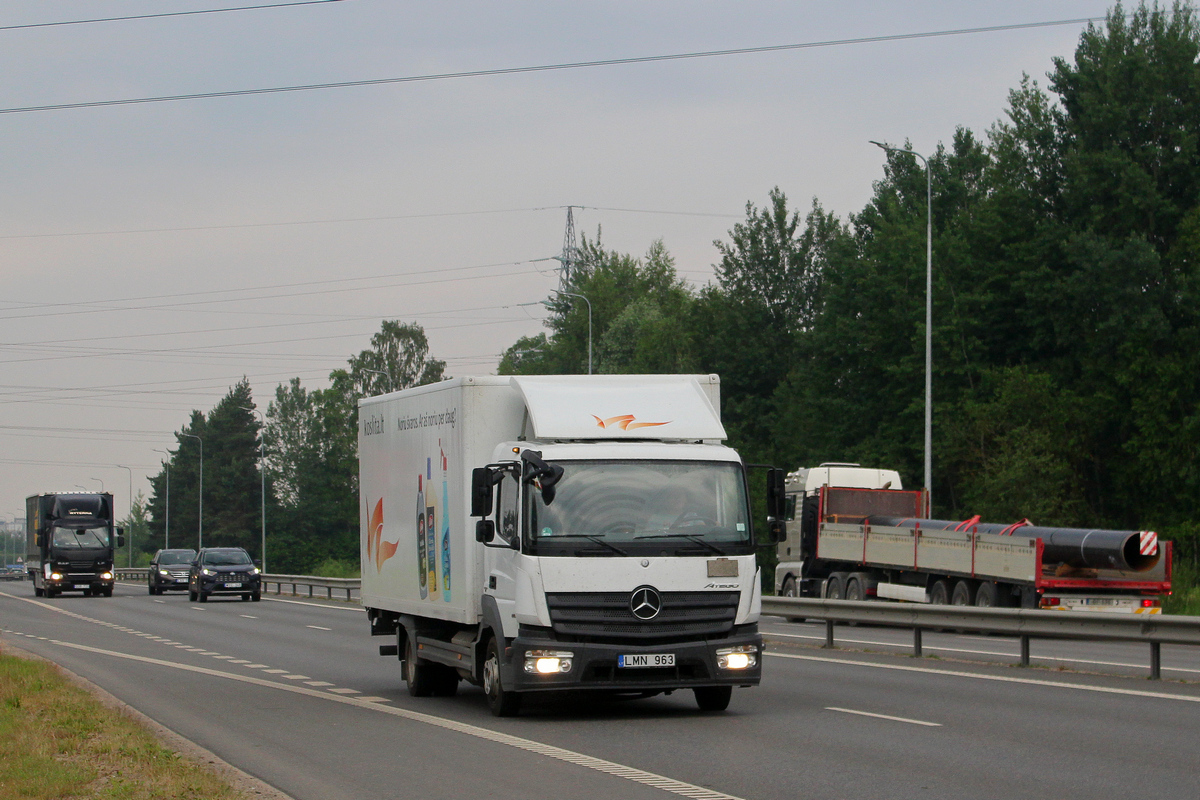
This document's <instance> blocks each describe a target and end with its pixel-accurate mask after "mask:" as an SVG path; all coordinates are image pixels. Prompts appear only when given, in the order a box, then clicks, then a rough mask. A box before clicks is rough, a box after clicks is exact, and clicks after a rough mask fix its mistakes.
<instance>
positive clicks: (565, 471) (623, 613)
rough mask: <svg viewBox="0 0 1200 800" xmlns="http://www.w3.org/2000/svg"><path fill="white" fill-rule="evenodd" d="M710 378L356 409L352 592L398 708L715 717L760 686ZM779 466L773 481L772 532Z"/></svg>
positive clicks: (512, 390) (751, 558) (738, 478)
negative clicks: (466, 694)
mask: <svg viewBox="0 0 1200 800" xmlns="http://www.w3.org/2000/svg"><path fill="white" fill-rule="evenodd" d="M719 408H720V380H719V378H718V377H717V376H716V375H700V376H695V375H604V376H579V375H575V376H517V377H497V376H483V377H463V378H456V379H453V380H448V381H443V382H441V383H437V384H432V385H428V386H421V387H417V388H413V389H408V390H405V391H402V392H394V393H392V394H388V395H383V396H381V397H372V398H367V399H364V400H362V401H360V403H359V423H360V424H359V459H360V484H359V491H360V497H361V512H362V543H361V557H362V599H363V605H364V606H365V607H366V610H367V615H368V618H369V620H370V623H371V632H372V634H374V635H380V636H392V637H395V644H388V645H384V646H381V647H380V654H381V655H396V656H398V657H399V658H400V659H401V661H402V662H403V673H404V678H405V681H406V683H407V684H408V689H409V691H410V692H411V693H412V694H413V695H417V696H422V695H431V694H433V695H450V694H454V693H455V692H456V691H457V687H458V683H459V681H460V680H466V681H468V682H470V683H474V684H477V685H480V686H482V687H483V689H484V691H485V693H486V695H487V700H488V704H489V706H490V707H491V709H492V711H493V713H495V714H497V715H499V716H507V715H511V714H516V713H518V712H519V710H520V705H521V700H522V698H523V697H524V696H525V695H527V694H528V693H531V692H549V691H562V690H581V689H583V690H597V691H603V692H611V693H614V694H621V695H626V696H629V695H633V696H637V695H641V696H652V695H655V694H659V693H662V692H671V691H674V690H676V689H681V688H690V689H692V690H693V691H694V692H695V696H696V702H697V704H698V705H699V706H700V708H701V709H704V710H722V709H724V708H726V707H727V706H728V704H729V700H730V695H731V692H732V689H733V687H735V686H753V685H756V684H757V683H758V682H759V676H760V669H761V664H762V638H761V636H760V635H759V632H758V617H759V612H760V608H761V601H762V597H761V590H760V584H759V573H758V568H757V566H756V561H755V538H754V530H753V525H752V519H751V512H750V503H749V497H748V489H747V478H746V467H745V465H744V464H743V463H742V460H741V458H740V457H739V456H738V454H737V453H736V452H735V451H734V450H732V449H730V448H728V447H726V446H725V445H723V444H722V440H723V439H724V438H725V429H724V427H723V426H722V424H721V421H720V415H719V412H718V409H719ZM783 477H784V473H783V471H782V470H771V471H770V472H769V474H768V506H769V508H768V514H769V518H770V519H771V528H772V536H773V537H780V536H782V535H783V532H782V522H779V521H776V520H777V518H781V517H782V513H783V502H784V496H783Z"/></svg>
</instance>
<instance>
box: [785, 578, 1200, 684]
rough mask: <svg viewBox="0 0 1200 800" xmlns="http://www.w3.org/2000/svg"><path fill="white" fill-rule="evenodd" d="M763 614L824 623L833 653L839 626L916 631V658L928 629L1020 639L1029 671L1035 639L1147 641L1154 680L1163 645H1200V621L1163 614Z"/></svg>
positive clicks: (853, 610) (927, 608) (909, 608)
mask: <svg viewBox="0 0 1200 800" xmlns="http://www.w3.org/2000/svg"><path fill="white" fill-rule="evenodd" d="M762 613H764V614H771V615H775V616H781V617H789V618H802V619H810V620H821V621H823V622H824V623H825V647H829V648H833V647H836V645H835V643H834V635H833V634H834V625H835V624H836V623H839V622H842V623H851V622H857V623H863V624H867V625H880V626H884V627H890V628H911V629H912V631H913V655H914V656H920V655H921V634H922V632H923V631H926V630H940V629H944V628H949V629H952V630H957V631H968V632H971V633H996V634H1006V635H1009V636H1017V637H1020V641H1021V666H1023V667H1027V666H1029V643H1030V640H1032V639H1086V640H1090V641H1110V642H1145V643H1147V644H1149V645H1150V677H1151V678H1153V679H1154V680H1158V679H1159V678H1161V677H1162V645H1164V644H1186V645H1200V617H1182V616H1173V615H1172V616H1166V615H1163V614H1118V613H1111V612H1094V613H1093V612H1084V611H1049V610H1040V609H1028V608H975V607H973V606H943V605H936V606H935V605H925V604H919V603H886V602H876V601H869V600H867V601H864V600H827V599H817V598H808V597H764V598H763V600H762Z"/></svg>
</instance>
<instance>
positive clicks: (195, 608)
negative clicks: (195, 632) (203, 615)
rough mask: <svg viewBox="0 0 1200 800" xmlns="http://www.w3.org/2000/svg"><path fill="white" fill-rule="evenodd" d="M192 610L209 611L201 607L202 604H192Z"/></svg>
mask: <svg viewBox="0 0 1200 800" xmlns="http://www.w3.org/2000/svg"><path fill="white" fill-rule="evenodd" d="M192 611H208V609H207V608H201V607H200V606H192Z"/></svg>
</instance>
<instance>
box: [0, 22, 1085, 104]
mask: <svg viewBox="0 0 1200 800" xmlns="http://www.w3.org/2000/svg"><path fill="white" fill-rule="evenodd" d="M1103 19H1104V17H1081V18H1079V19H1062V20H1054V21H1051V22H1025V23H1018V24H1015V25H989V26H987V27H981V28H959V29H955V30H945V31H926V32H922V33H899V34H890V35H886V36H861V37H858V38H854V39H827V40H825V41H819V42H798V43H796V44H776V45H766V46H763V47H739V48H734V49H730V50H705V51H699V52H694V53H669V54H665V55H656V56H634V57H631V58H608V59H599V60H596V61H573V62H565V63H559V64H539V65H534V66H526V67H502V68H500V69H481V70H470V71H466V72H441V73H434V74H429V75H407V76H404V77H399V78H373V79H368V80H357V81H339V82H335V83H309V84H302V85H298V86H272V87H266V88H260V89H231V90H226V91H220V92H195V93H191V94H174V95H158V96H154V97H130V98H125V99H121V100H91V101H86V102H81V103H58V104H55V105H45V106H23V107H19V108H0V114H24V113H29V112H34V111H66V110H70V109H80V108H102V107H106V106H128V105H139V104H145V103H167V102H174V101H178V100H210V99H214V98H218V97H246V96H249V95H259V94H282V93H285V92H307V91H314V90H317V89H347V88H352V87H356V86H382V85H385V84H393V83H419V82H423V81H441V80H453V79H457V78H483V77H492V76H497V75H521V74H527V73H533V72H553V71H557V70H568V69H585V68H592V67H614V66H621V65H625V64H651V63H657V62H662V61H682V60H685V59H695V58H715V57H719V56H741V55H754V54H760V53H779V52H785V51H789V50H807V49H813V48H818V47H837V46H842V45H852V44H878V43H880V42H899V41H909V40H913V39H932V38H936V37H942V36H963V35H966V34H976V33H998V32H1003V31H1018V30H1030V29H1033V28H1049V27H1055V26H1061V25H1080V24H1083V23H1085V22H1087V23H1091V22H1097V21H1101V20H1103Z"/></svg>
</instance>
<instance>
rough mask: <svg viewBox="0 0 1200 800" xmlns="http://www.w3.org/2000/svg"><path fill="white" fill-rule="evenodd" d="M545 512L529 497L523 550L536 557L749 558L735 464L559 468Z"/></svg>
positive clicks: (741, 483)
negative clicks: (554, 491) (745, 555)
mask: <svg viewBox="0 0 1200 800" xmlns="http://www.w3.org/2000/svg"><path fill="white" fill-rule="evenodd" d="M557 463H558V465H559V466H561V467H563V469H564V473H563V477H562V479H561V480H560V481H559V482H558V484H557V486H556V489H557V496H556V497H555V499H554V502H553V503H551V504H550V505H549V506H547V505H546V504H545V503H543V502H542V497H541V493H540V492H538V491H536V490H535V489H530V490H529V491H528V492H527V493H526V497H527V498H529V500H528V505H527V509H528V513H527V514H526V530H525V533H526V543H527V551H528V552H532V553H537V554H539V555H546V556H553V555H571V556H574V555H596V556H618V555H646V554H650V553H654V554H660V553H663V552H667V553H670V554H689V555H690V554H695V555H730V554H743V553H746V552H751V549H750V548H752V546H753V543H752V541H751V538H750V516H749V512H748V509H747V502H746V484H745V480H744V477H743V472H742V467H741V465H740V464H734V463H729V462H711V461H625V460H620V461H617V460H613V461H560V462H557Z"/></svg>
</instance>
